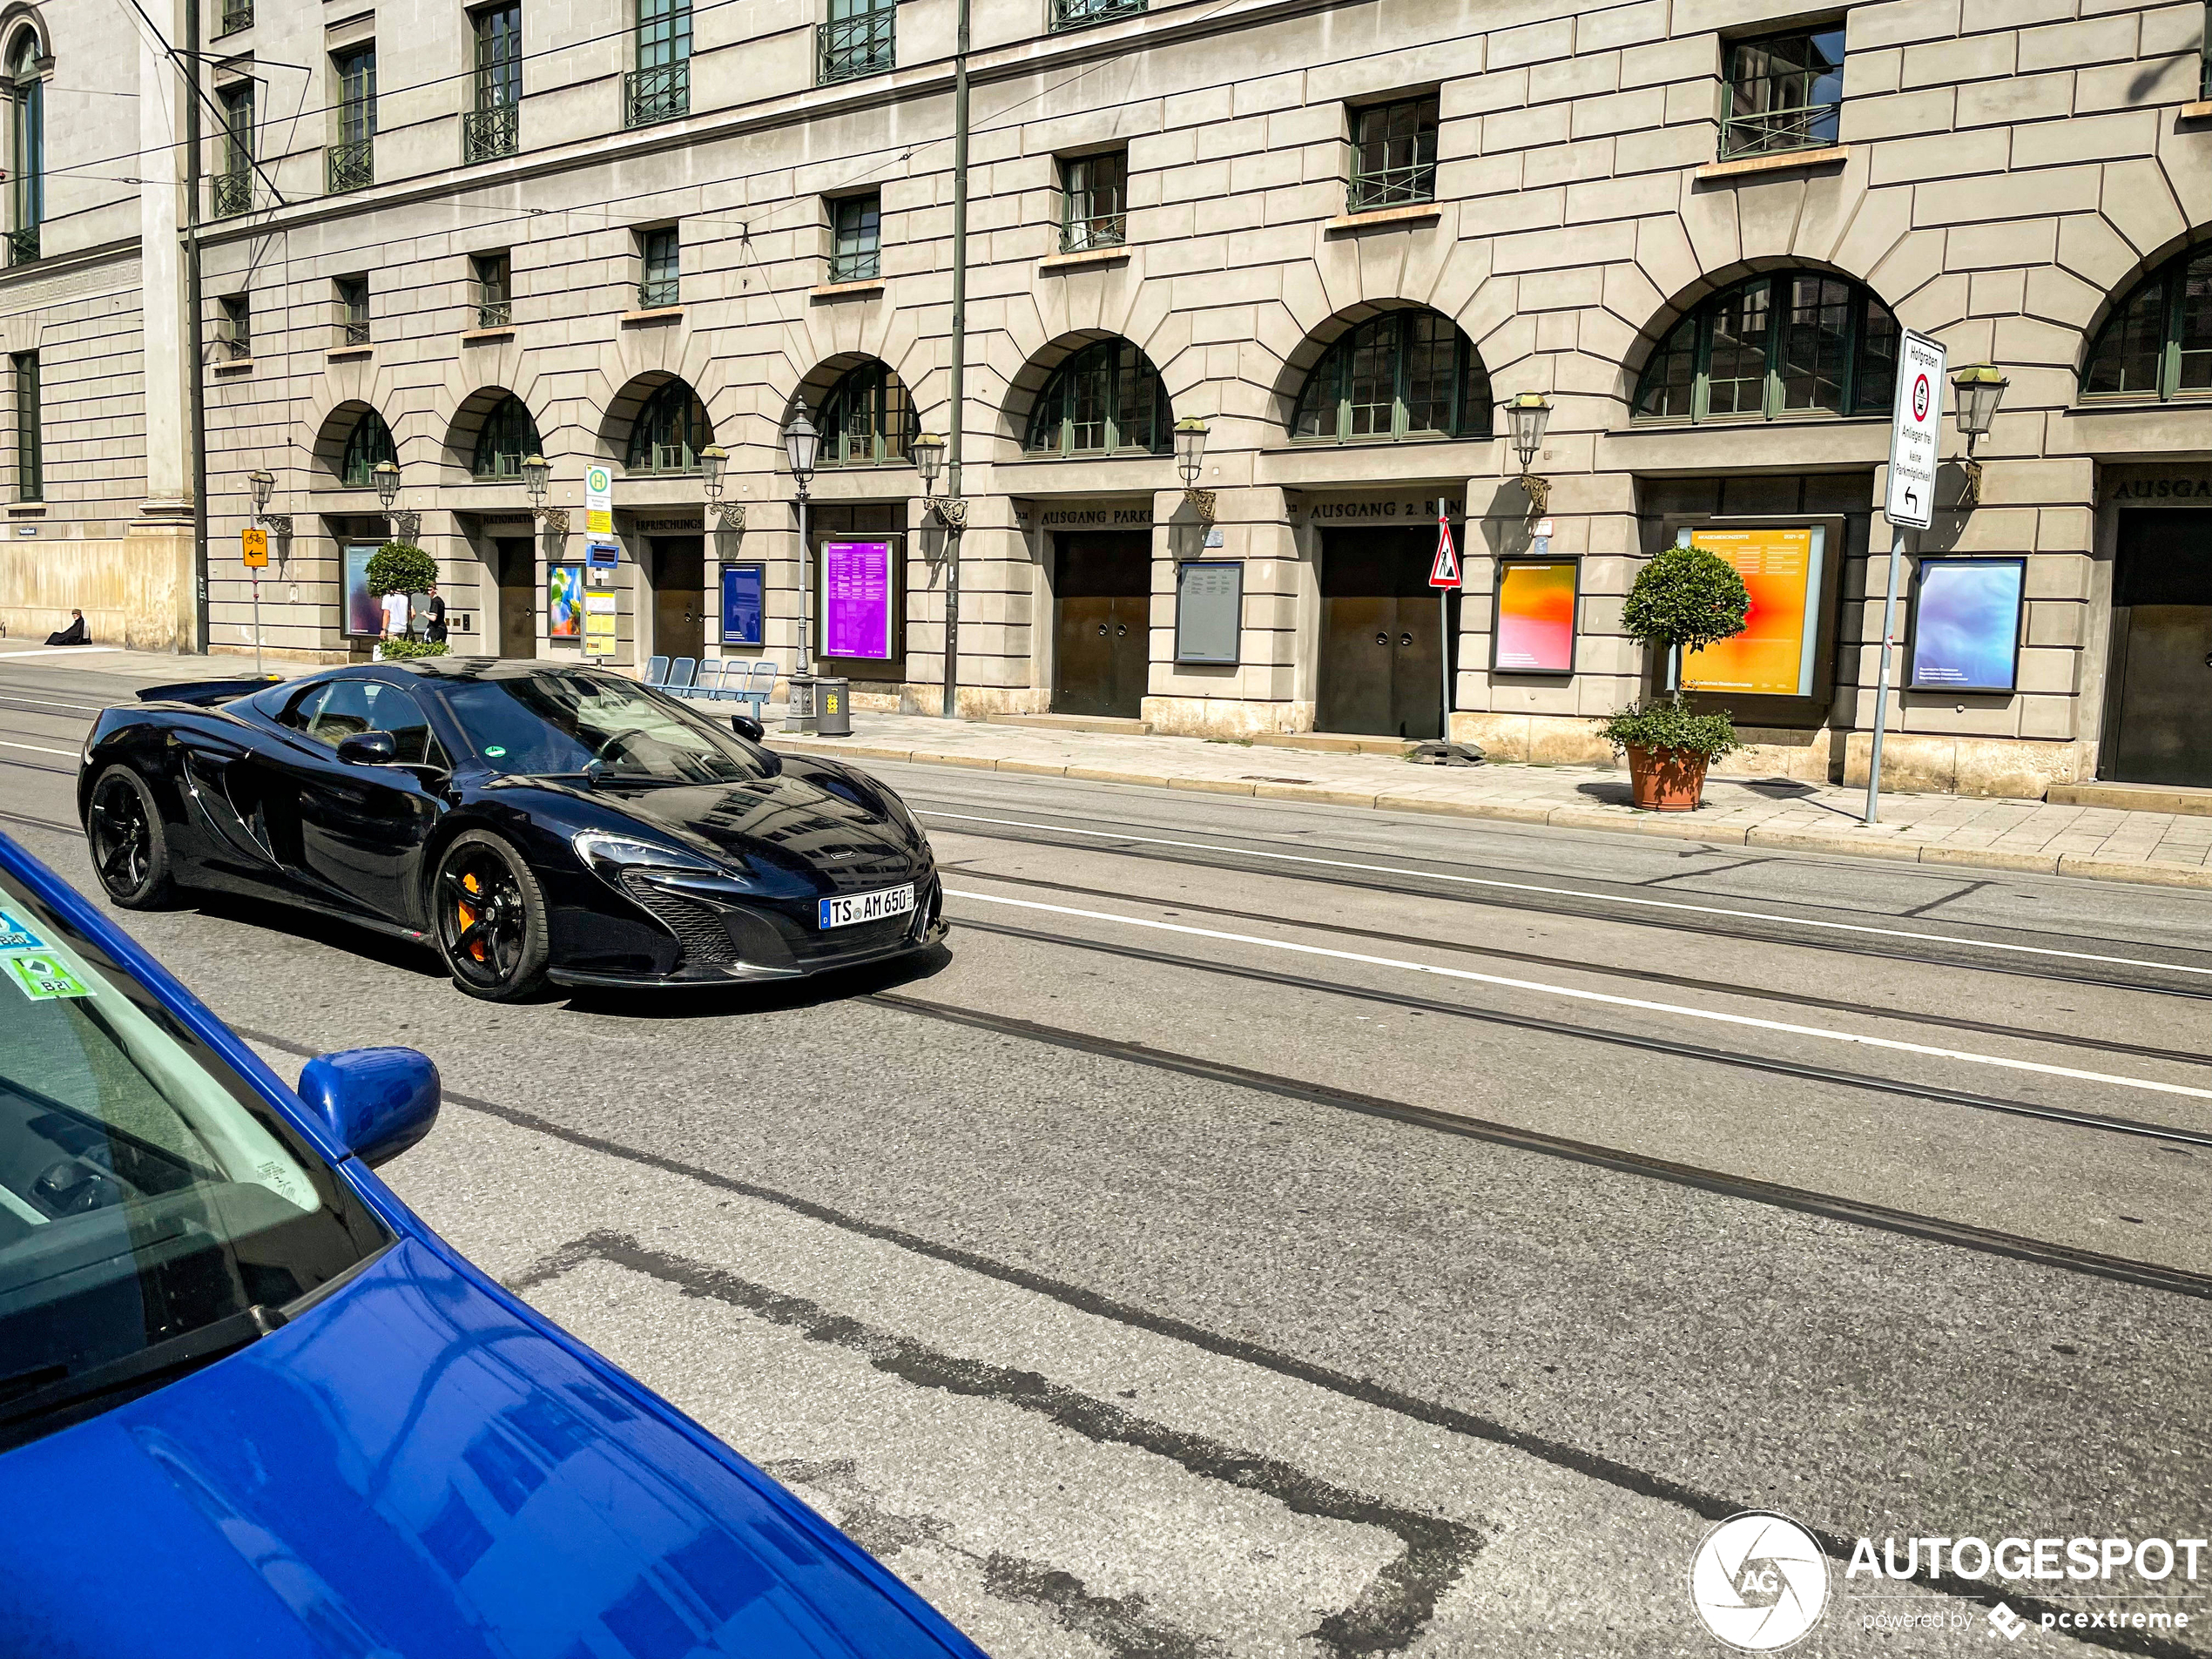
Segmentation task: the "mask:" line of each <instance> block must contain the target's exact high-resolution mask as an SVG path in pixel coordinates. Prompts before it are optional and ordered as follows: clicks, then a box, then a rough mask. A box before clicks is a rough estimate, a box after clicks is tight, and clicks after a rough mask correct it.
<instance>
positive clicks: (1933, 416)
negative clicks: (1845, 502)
mask: <svg viewBox="0 0 2212 1659" xmlns="http://www.w3.org/2000/svg"><path fill="white" fill-rule="evenodd" d="M1943 368H1944V357H1943V347H1941V346H1940V345H1939V344H1938V343H1937V342H1936V341H1932V340H1930V339H1929V338H1928V337H1927V336H1926V335H1925V334H1913V333H1912V332H1911V331H1910V330H1907V331H1906V333H1905V338H1904V339H1903V340H1902V341H1900V342H1899V343H1898V354H1897V408H1896V410H1895V412H1894V413H1893V414H1892V415H1891V417H1890V495H1889V503H1888V505H1887V506H1885V508H1884V509H1883V514H1884V516H1885V517H1886V518H1888V520H1889V521H1890V523H1892V524H1893V525H1902V526H1905V527H1906V528H1908V529H1916V530H1924V529H1927V528H1928V526H1929V524H1930V523H1932V522H1933V519H1934V516H1935V484H1936V463H1937V461H1938V459H1939V456H1940V455H1941V454H1942V450H1943V445H1942V437H1943Z"/></svg>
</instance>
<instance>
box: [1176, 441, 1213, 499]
mask: <svg viewBox="0 0 2212 1659" xmlns="http://www.w3.org/2000/svg"><path fill="white" fill-rule="evenodd" d="M1206 430H1207V428H1206V423H1205V422H1204V421H1201V420H1199V419H1198V418H1197V416H1196V415H1192V416H1191V417H1190V419H1189V420H1186V421H1177V422H1176V423H1175V469H1176V470H1177V472H1179V473H1181V474H1182V475H1183V499H1184V500H1185V501H1187V502H1190V507H1191V510H1192V511H1194V512H1196V513H1197V515H1198V522H1199V523H1201V524H1211V523H1213V512H1214V492H1213V491H1212V490H1211V489H1199V488H1198V474H1199V470H1200V469H1202V468H1203V467H1204V465H1205V461H1206Z"/></svg>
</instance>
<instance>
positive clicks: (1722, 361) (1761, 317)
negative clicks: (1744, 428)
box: [1705, 282, 1774, 415]
mask: <svg viewBox="0 0 2212 1659" xmlns="http://www.w3.org/2000/svg"><path fill="white" fill-rule="evenodd" d="M1773 304H1774V285H1773V284H1772V283H1771V282H1754V283H1750V284H1749V285H1747V286H1746V287H1742V288H1739V289H1738V290H1737V291H1736V292H1735V293H1732V294H1730V295H1729V296H1728V297H1727V298H1726V299H1724V300H1722V301H1721V303H1720V304H1719V306H1717V307H1716V308H1715V310H1714V313H1713V322H1712V329H1713V343H1712V347H1711V349H1710V356H1709V358H1708V360H1707V361H1708V362H1709V363H1710V368H1709V369H1708V371H1707V375H1706V381H1705V409H1706V412H1707V413H1708V414H1710V415H1760V414H1764V412H1765V410H1766V372H1767V351H1766V345H1767V333H1768V326H1769V324H1770V321H1771V320H1772V311H1773Z"/></svg>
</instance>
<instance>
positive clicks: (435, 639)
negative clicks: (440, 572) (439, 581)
mask: <svg viewBox="0 0 2212 1659" xmlns="http://www.w3.org/2000/svg"><path fill="white" fill-rule="evenodd" d="M422 616H423V618H424V621H423V624H422V637H423V638H424V639H426V640H428V642H429V643H430V644H433V645H442V644H445V643H446V602H445V601H444V600H443V599H442V598H440V597H438V590H437V585H436V584H435V583H432V584H431V587H430V590H429V594H428V597H426V598H425V599H424V600H423V602H422Z"/></svg>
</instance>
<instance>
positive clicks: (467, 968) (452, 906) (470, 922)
mask: <svg viewBox="0 0 2212 1659" xmlns="http://www.w3.org/2000/svg"><path fill="white" fill-rule="evenodd" d="M430 908H431V914H432V917H433V921H434V925H435V932H436V934H437V940H438V952H439V954H441V955H442V956H443V957H444V958H445V963H446V971H447V972H448V973H449V974H452V975H453V982H454V984H455V986H457V987H458V988H460V989H462V990H463V991H465V992H467V993H468V994H469V995H470V996H481V997H482V998H484V999H486V1000H487V1001H494V1002H513V1001H521V1000H522V999H523V998H524V997H527V996H529V995H532V994H533V993H535V992H536V990H537V988H538V987H539V986H541V985H543V983H544V982H545V961H546V956H547V954H548V946H547V941H546V929H545V897H544V894H542V893H541V892H539V890H538V886H537V879H536V877H535V876H533V875H532V874H531V873H530V872H529V866H528V865H526V864H524V863H523V858H522V854H521V853H517V852H516V850H515V849H514V848H513V847H512V846H509V845H508V844H507V843H506V842H505V841H503V840H500V839H499V838H498V837H497V836H496V835H487V834H486V833H484V832H483V831H482V830H470V831H469V832H468V833H466V834H464V835H462V836H460V837H458V838H456V839H455V841H454V843H453V845H452V846H449V847H448V848H447V849H446V851H445V855H444V856H443V857H442V858H441V859H440V860H438V873H437V875H436V876H435V878H434V879H433V881H432V884H431V892H430Z"/></svg>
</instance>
